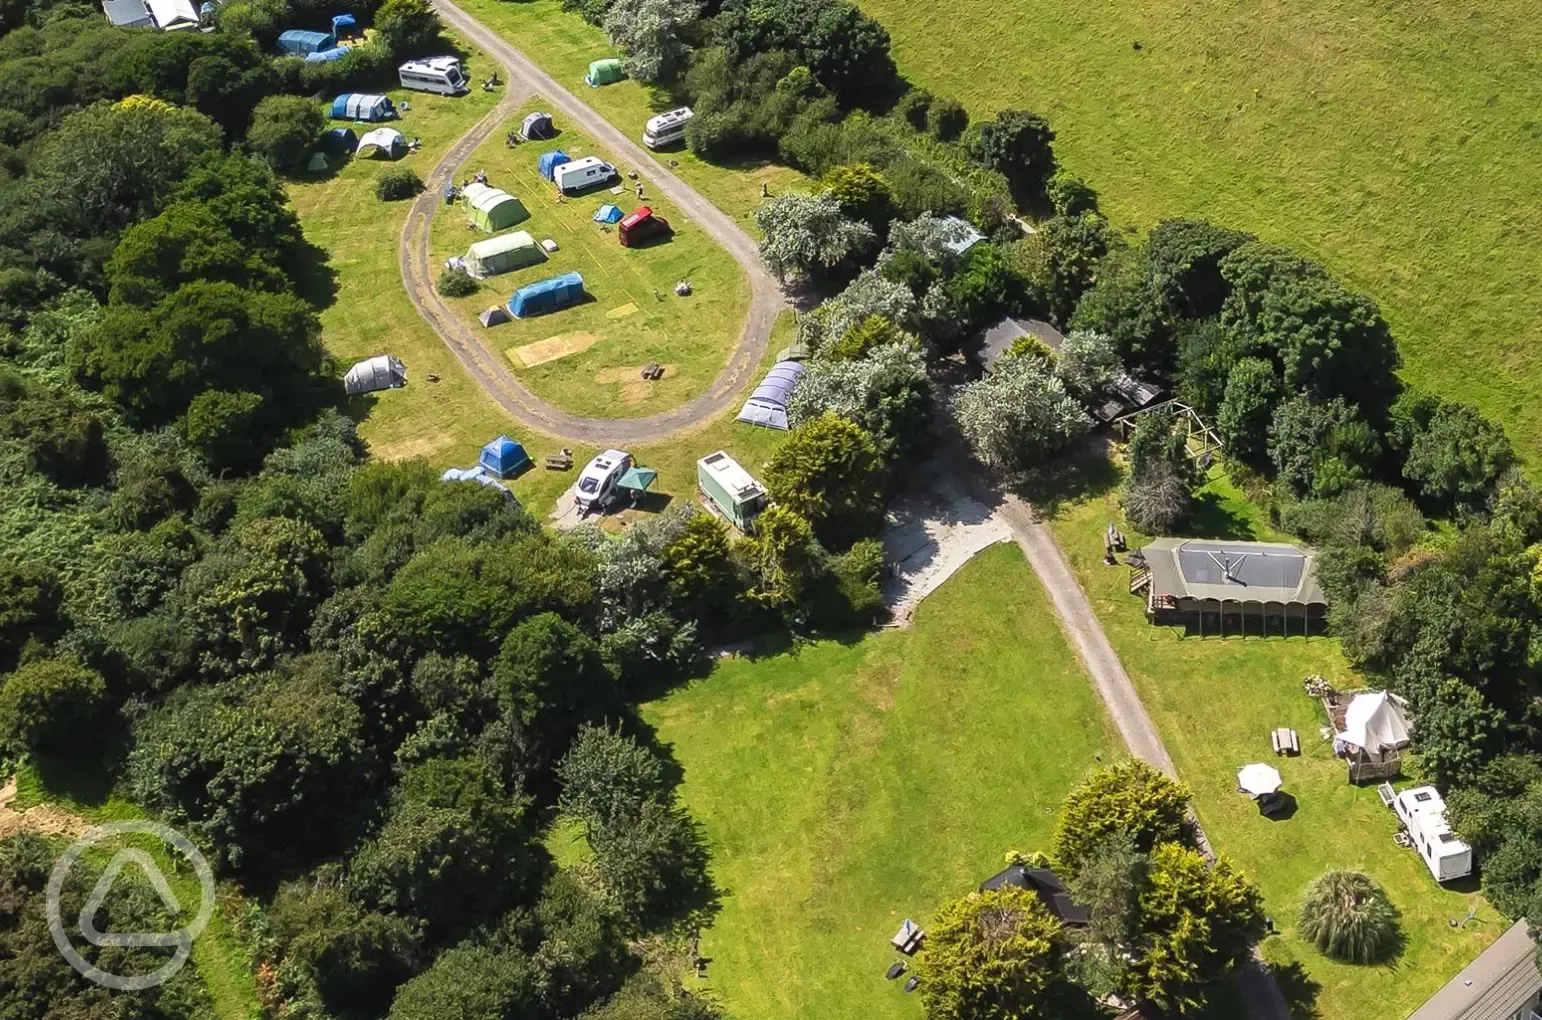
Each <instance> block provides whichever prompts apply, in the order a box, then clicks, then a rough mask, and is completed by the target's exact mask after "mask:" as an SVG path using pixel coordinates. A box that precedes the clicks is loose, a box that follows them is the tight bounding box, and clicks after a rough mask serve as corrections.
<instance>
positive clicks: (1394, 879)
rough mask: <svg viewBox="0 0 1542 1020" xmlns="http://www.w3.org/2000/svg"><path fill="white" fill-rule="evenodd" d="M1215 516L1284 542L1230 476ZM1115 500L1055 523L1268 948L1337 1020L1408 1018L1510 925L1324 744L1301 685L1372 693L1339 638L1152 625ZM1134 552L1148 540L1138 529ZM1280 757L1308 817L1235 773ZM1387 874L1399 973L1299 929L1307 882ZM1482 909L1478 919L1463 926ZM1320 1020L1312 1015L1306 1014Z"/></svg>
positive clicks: (1096, 502) (1218, 527)
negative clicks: (1112, 532) (1439, 866)
mask: <svg viewBox="0 0 1542 1020" xmlns="http://www.w3.org/2000/svg"><path fill="white" fill-rule="evenodd" d="M1206 494H1207V495H1208V497H1209V498H1208V499H1207V501H1206V509H1205V512H1204V513H1203V514H1202V518H1201V519H1202V520H1203V521H1204V522H1205V525H1206V526H1205V527H1203V528H1202V529H1200V532H1192V531H1191V532H1189V533H1202V534H1204V535H1207V536H1215V535H1221V534H1225V535H1229V536H1231V537H1237V538H1241V537H1249V536H1251V537H1256V538H1260V539H1274V538H1282V537H1283V536H1279V535H1277V534H1275V533H1273V532H1272V531H1271V530H1270V529H1269V528H1268V527H1267V525H1266V523H1265V522H1264V521H1262V520H1261V517H1260V514H1259V512H1258V511H1257V509H1256V508H1255V507H1253V506H1252V505H1250V504H1249V503H1247V501H1246V500H1245V499H1244V498H1243V497H1242V495H1241V494H1240V493H1239V492H1238V491H1237V490H1236V488H1235V487H1234V486H1232V485H1231V484H1230V483H1229V482H1228V481H1227V480H1226V479H1225V478H1224V476H1220V475H1217V476H1215V477H1214V479H1213V480H1212V482H1211V483H1210V485H1209V486H1207V489H1206ZM1122 520H1123V518H1122V515H1121V514H1120V512H1119V507H1118V503H1117V499H1116V498H1115V496H1114V495H1113V494H1112V493H1111V492H1107V491H1105V492H1101V493H1095V494H1093V495H1090V496H1087V497H1085V498H1083V499H1082V500H1081V501H1080V502H1068V503H1066V504H1064V505H1063V506H1061V507H1060V509H1059V511H1058V513H1057V514H1056V516H1055V517H1054V518H1053V520H1052V527H1053V530H1054V532H1055V536H1056V538H1057V539H1058V540H1059V542H1060V545H1061V547H1062V548H1063V549H1064V550H1065V553H1066V556H1067V558H1068V559H1069V560H1070V561H1071V565H1072V566H1073V567H1074V568H1075V570H1076V572H1077V575H1078V576H1079V577H1080V579H1081V582H1082V586H1083V588H1085V589H1086V591H1087V596H1088V598H1089V599H1090V600H1091V601H1092V604H1093V606H1094V608H1095V609H1096V611H1097V613H1098V615H1099V617H1100V619H1101V620H1102V623H1103V627H1104V629H1105V630H1106V631H1107V632H1108V637H1109V640H1110V641H1112V642H1113V644H1114V648H1115V650H1117V651H1118V653H1119V656H1120V658H1121V659H1122V660H1123V661H1124V666H1125V669H1126V670H1128V672H1129V674H1130V676H1131V678H1132V679H1133V680H1134V681H1135V684H1136V687H1137V688H1138V689H1139V691H1140V694H1141V698H1142V700H1143V701H1144V702H1145V704H1146V708H1147V710H1148V711H1149V712H1150V713H1151V716H1152V718H1153V720H1154V721H1155V722H1156V724H1157V728H1158V729H1159V730H1160V731H1161V734H1162V739H1163V741H1164V742H1165V743H1166V745H1167V749H1168V751H1169V752H1170V753H1171V754H1172V757H1173V761H1174V762H1175V763H1176V765H1177V767H1178V771H1179V774H1180V775H1181V776H1182V778H1183V780H1184V781H1185V782H1186V783H1188V784H1189V786H1190V787H1192V788H1193V791H1194V803H1195V808H1196V810H1197V811H1198V813H1199V817H1200V821H1201V823H1202V824H1203V825H1204V826H1205V829H1206V831H1207V833H1208V834H1209V836H1210V838H1211V840H1212V841H1213V842H1214V844H1215V846H1216V848H1217V849H1218V850H1219V851H1220V852H1222V853H1225V854H1228V855H1229V856H1231V857H1232V858H1233V859H1234V860H1236V861H1237V862H1238V863H1239V864H1241V866H1242V867H1243V868H1244V869H1245V870H1246V872H1247V873H1248V875H1250V876H1251V877H1252V879H1253V880H1254V881H1255V882H1257V883H1258V885H1259V887H1260V888H1261V889H1262V890H1263V893H1264V897H1265V900H1266V903H1267V906H1268V909H1269V913H1270V915H1271V916H1273V918H1274V921H1275V924H1276V925H1278V926H1279V927H1280V928H1281V929H1282V930H1283V934H1282V935H1281V936H1280V937H1277V938H1270V939H1268V940H1267V941H1266V942H1265V943H1264V953H1265V956H1266V957H1267V958H1268V959H1269V961H1270V962H1271V963H1272V964H1275V965H1277V966H1279V967H1282V968H1290V967H1291V966H1292V965H1299V967H1300V972H1299V973H1302V974H1303V976H1304V977H1305V978H1306V981H1305V982H1300V981H1287V982H1286V984H1287V985H1288V986H1295V987H1299V986H1301V985H1302V984H1305V985H1307V986H1308V987H1309V988H1310V986H1312V985H1315V986H1316V988H1315V990H1313V991H1312V992H1311V993H1310V994H1308V995H1307V996H1306V998H1308V999H1310V998H1313V997H1315V1001H1316V1008H1317V1011H1318V1015H1320V1016H1321V1017H1322V1018H1323V1020H1358V1018H1360V1017H1370V1016H1379V1017H1388V1018H1397V1017H1402V1016H1406V1015H1407V1014H1408V1013H1409V1012H1411V1011H1412V1010H1413V1009H1414V1008H1415V1007H1417V1006H1418V1005H1419V1003H1420V1002H1422V1001H1423V1000H1424V999H1425V998H1426V997H1427V996H1428V995H1430V994H1431V993H1432V992H1434V991H1435V989H1437V988H1439V987H1440V986H1441V985H1442V984H1444V983H1445V982H1446V981H1447V980H1449V979H1450V977H1451V976H1452V975H1453V974H1455V973H1456V972H1457V971H1458V970H1459V969H1461V967H1463V966H1465V965H1466V964H1467V963H1468V962H1469V961H1470V960H1471V959H1472V957H1474V956H1475V955H1477V953H1478V952H1479V951H1480V950H1481V949H1482V948H1483V947H1484V946H1485V945H1487V944H1488V943H1489V942H1490V941H1492V940H1493V939H1494V938H1496V937H1497V936H1498V935H1499V934H1500V933H1501V932H1503V931H1504V928H1505V922H1504V921H1503V920H1502V919H1501V918H1500V917H1499V915H1498V914H1497V912H1496V911H1495V910H1494V909H1493V908H1492V907H1490V906H1489V905H1488V904H1487V903H1486V902H1484V900H1483V899H1482V897H1481V896H1479V895H1478V894H1476V893H1474V892H1459V891H1453V890H1447V889H1442V888H1441V887H1439V886H1437V885H1436V884H1435V882H1434V880H1433V879H1431V877H1430V875H1429V872H1428V871H1427V870H1426V869H1425V867H1424V865H1423V863H1422V862H1421V861H1420V859H1419V857H1418V856H1417V855H1416V854H1415V853H1413V852H1412V851H1409V850H1401V849H1398V848H1397V847H1395V846H1394V845H1393V843H1392V836H1393V833H1394V832H1395V831H1396V829H1397V824H1396V820H1395V818H1394V817H1393V815H1392V813H1391V812H1390V811H1389V810H1387V809H1385V808H1383V807H1382V806H1381V802H1380V801H1379V800H1378V799H1377V796H1376V791H1375V789H1374V788H1373V787H1369V786H1368V787H1365V788H1363V789H1362V788H1357V787H1354V786H1351V785H1349V784H1348V783H1347V782H1346V778H1345V770H1344V764H1343V762H1342V761H1340V760H1339V759H1337V758H1335V757H1334V755H1333V749H1332V746H1331V743H1329V742H1325V741H1324V740H1322V739H1321V738H1320V736H1319V729H1320V728H1321V727H1323V726H1325V725H1326V724H1327V720H1326V718H1325V717H1324V716H1323V714H1322V711H1321V708H1320V707H1319V705H1318V703H1317V702H1316V701H1314V700H1313V699H1311V698H1308V697H1307V696H1306V694H1305V693H1304V691H1303V690H1302V684H1301V682H1302V679H1303V678H1304V677H1305V676H1307V675H1308V674H1311V673H1321V674H1322V675H1323V676H1325V677H1327V678H1328V680H1329V681H1330V682H1332V683H1333V684H1334V686H1336V687H1339V688H1341V689H1352V688H1354V687H1358V686H1362V685H1363V684H1364V681H1362V680H1360V679H1359V678H1358V677H1357V676H1356V674H1355V672H1354V671H1353V670H1352V669H1351V668H1350V667H1349V665H1348V663H1347V662H1345V660H1344V657H1343V654H1342V652H1341V651H1340V648H1339V644H1338V642H1337V641H1336V640H1334V639H1331V638H1326V637H1314V638H1301V637H1291V638H1269V639H1264V638H1259V637H1248V638H1225V639H1221V638H1203V639H1202V638H1199V637H1184V636H1183V634H1182V631H1181V629H1180V628H1173V627H1152V626H1150V625H1148V624H1147V623H1146V618H1145V613H1144V603H1143V602H1142V600H1141V599H1140V598H1138V597H1135V596H1131V595H1130V594H1129V570H1128V568H1126V567H1124V566H1119V567H1106V566H1104V565H1103V545H1102V534H1103V528H1104V527H1105V526H1106V525H1107V523H1108V522H1109V521H1122ZM1127 534H1128V536H1129V538H1130V542H1131V547H1132V548H1134V547H1137V546H1138V543H1139V541H1140V537H1139V536H1138V535H1136V533H1135V532H1134V531H1133V530H1127ZM1279 726H1290V727H1293V728H1295V729H1296V731H1297V732H1298V733H1299V734H1300V736H1301V750H1302V754H1301V756H1300V757H1299V758H1275V757H1274V755H1273V752H1272V750H1271V748H1270V744H1269V732H1270V731H1271V730H1272V729H1274V728H1276V727H1279ZM1252 761H1267V762H1269V763H1270V764H1273V765H1274V766H1276V767H1277V768H1278V769H1279V770H1280V774H1281V776H1282V777H1283V778H1284V780H1285V787H1284V788H1285V790H1286V791H1287V792H1289V793H1291V794H1292V795H1294V796H1295V798H1296V801H1297V805H1298V807H1297V810H1296V813H1295V814H1294V816H1293V817H1290V818H1288V819H1286V820H1282V821H1270V820H1268V819H1266V818H1263V817H1262V816H1260V815H1259V814H1258V811H1257V809H1256V808H1255V807H1254V806H1253V804H1252V802H1251V801H1249V800H1248V799H1247V798H1246V797H1245V796H1243V795H1242V794H1239V793H1238V792H1237V790H1236V770H1237V768H1238V767H1240V766H1242V765H1245V764H1247V763H1248V762H1252ZM1338 867H1346V868H1355V869H1358V870H1362V871H1365V872H1367V873H1369V874H1370V875H1372V876H1374V877H1375V878H1376V880H1377V881H1378V882H1380V883H1382V885H1384V886H1385V887H1386V889H1387V892H1388V894H1389V895H1390V897H1391V899H1392V902H1393V903H1394V904H1395V905H1396V906H1397V908H1398V909H1399V910H1400V911H1401V912H1402V930H1403V932H1404V934H1405V936H1406V938H1407V944H1406V947H1405V949H1404V951H1403V952H1402V954H1401V956H1399V957H1398V958H1396V959H1395V960H1393V961H1392V962H1391V963H1389V964H1387V965H1384V966H1372V967H1355V966H1347V965H1343V964H1337V963H1334V962H1332V961H1330V960H1328V959H1327V958H1326V957H1324V956H1322V955H1321V954H1320V953H1318V952H1317V951H1316V949H1315V948H1314V947H1312V946H1311V945H1310V944H1308V943H1304V942H1302V941H1301V940H1299V939H1297V938H1296V937H1295V936H1294V934H1293V932H1294V929H1295V925H1296V919H1297V912H1298V910H1299V908H1300V901H1301V893H1302V890H1303V888H1304V887H1305V886H1306V884H1307V882H1308V881H1310V880H1311V879H1312V878H1314V877H1316V876H1317V875H1318V874H1320V873H1321V872H1323V871H1326V870H1328V869H1330V868H1338ZM1469 908H1472V909H1475V910H1476V911H1477V920H1476V921H1473V922H1469V923H1467V924H1465V925H1463V926H1462V927H1460V928H1457V929H1453V928H1451V927H1450V926H1449V925H1448V924H1447V922H1448V921H1449V920H1451V919H1457V920H1460V919H1462V918H1464V917H1465V916H1466V914H1467V911H1468V909H1469ZM1296 1015H1297V1016H1298V1017H1299V1016H1305V1015H1307V1014H1305V1013H1304V1012H1301V1011H1298V1012H1297V1014H1296Z"/></svg>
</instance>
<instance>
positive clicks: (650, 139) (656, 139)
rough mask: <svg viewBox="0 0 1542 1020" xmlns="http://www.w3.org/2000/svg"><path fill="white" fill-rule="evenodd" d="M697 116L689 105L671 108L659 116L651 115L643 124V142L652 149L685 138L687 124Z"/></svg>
mask: <svg viewBox="0 0 1542 1020" xmlns="http://www.w3.org/2000/svg"><path fill="white" fill-rule="evenodd" d="M694 116H696V114H695V113H693V112H692V111H691V108H690V107H689V106H682V107H680V108H678V109H675V110H669V111H667V112H665V113H661V114H659V115H658V116H657V117H649V118H648V123H646V124H644V125H643V133H642V140H643V144H644V145H646V146H647V147H648V148H650V149H661V148H663V147H664V146H666V145H674V144H675V143H676V142H681V141H684V140H685V126H686V125H687V124H689V123H690V122H691V118H692V117H694Z"/></svg>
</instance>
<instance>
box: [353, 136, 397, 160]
mask: <svg viewBox="0 0 1542 1020" xmlns="http://www.w3.org/2000/svg"><path fill="white" fill-rule="evenodd" d="M357 151H358V154H359V156H361V157H370V156H374V157H377V158H380V159H401V158H402V157H403V156H405V155H407V139H405V138H403V137H402V133H401V132H400V131H398V130H396V129H395V128H376V129H375V130H373V131H366V132H365V133H364V137H363V138H360V139H359V148H358V150H357Z"/></svg>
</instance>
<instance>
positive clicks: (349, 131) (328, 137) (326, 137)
mask: <svg viewBox="0 0 1542 1020" xmlns="http://www.w3.org/2000/svg"><path fill="white" fill-rule="evenodd" d="M321 147H322V148H323V149H326V150H327V151H328V152H352V151H353V150H354V149H357V148H358V147H359V136H358V135H356V134H354V133H353V128H345V127H335V128H328V129H327V130H325V131H323V132H322V133H321Z"/></svg>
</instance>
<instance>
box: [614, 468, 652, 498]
mask: <svg viewBox="0 0 1542 1020" xmlns="http://www.w3.org/2000/svg"><path fill="white" fill-rule="evenodd" d="M658 477H659V473H658V472H657V471H655V470H653V469H652V468H648V467H634V468H631V469H630V470H628V471H627V473H626V474H624V475H622V476H621V480H620V481H619V482H617V483H616V487H617V488H620V489H630V490H632V491H634V492H647V491H648V488H649V487H650V486H652V485H653V483H654V482H655V481H657V480H658Z"/></svg>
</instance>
